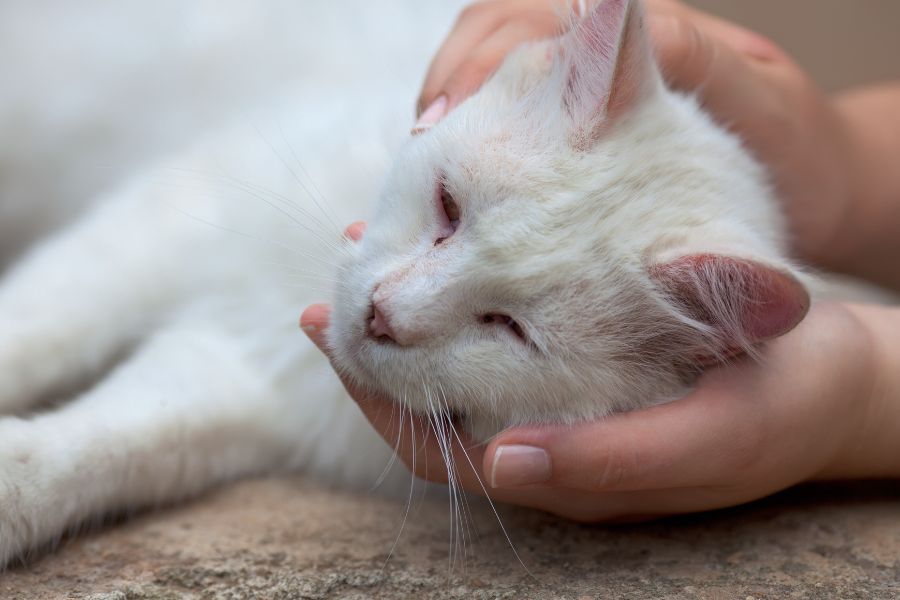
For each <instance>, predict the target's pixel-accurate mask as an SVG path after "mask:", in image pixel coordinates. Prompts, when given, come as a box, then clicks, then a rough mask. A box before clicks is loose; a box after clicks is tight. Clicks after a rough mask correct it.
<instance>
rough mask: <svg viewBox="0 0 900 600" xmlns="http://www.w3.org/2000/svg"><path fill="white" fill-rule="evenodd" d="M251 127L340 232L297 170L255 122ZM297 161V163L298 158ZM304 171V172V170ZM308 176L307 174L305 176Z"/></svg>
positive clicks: (338, 231)
mask: <svg viewBox="0 0 900 600" xmlns="http://www.w3.org/2000/svg"><path fill="white" fill-rule="evenodd" d="M253 129H255V130H256V133H257V134H258V135H259V137H260V138H261V139H262V140H263V141H264V142H265V143H266V145H267V146H268V147H269V149H270V150H271V151H272V154H274V155H275V156H276V157H277V158H278V160H279V161H281V164H283V165H284V167H285V168H286V169H287V170H288V172H289V173H290V174H291V176H292V177H293V178H294V181H296V182H297V185H298V186H300V189H302V190H303V191H304V192H306V194H307V195H308V196H309V197H310V198H311V199H312V201H313V203H314V204H315V205H316V206H317V207H318V208H319V210H320V211H322V214H323V215H325V218H326V219H328V221H329V222H330V223H331V225H332V226H333V227H334V229H335V231H336V232H337V233H340V232H341V228H340V227H339V226H338V225H337V223H335V222H334V220H332V218H331V217H330V216H329V215H328V213H327V212H326V211H325V209H324V208H322V206H321V205H320V204H319V202H318V200H316V198H315V196H314V195H313V194H312V192H310V190H309V188H307V187H306V184H304V183H303V180H302V179H300V176H299V175H297V172H296V171H294V169H293V168H292V167H291V166H290V165H289V164H288V162H287V161H286V160H285V159H284V157H283V156H281V154H280V153H279V152H278V150H277V149H276V148H275V146H274V145H273V144H272V142H271V141H269V138H267V137H266V136H265V134H264V133H263V132H262V131H261V130H260V129H259V127H257V126H256V125H255V124H254V125H253ZM295 157H296V155H295ZM297 162H298V163H299V160H298V161H297ZM300 168H301V169H302V168H303V167H302V165H301V167H300ZM304 173H306V171H305V170H304ZM308 176H309V175H308V174H307V177H308Z"/></svg>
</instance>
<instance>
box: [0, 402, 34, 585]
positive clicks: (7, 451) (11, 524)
mask: <svg viewBox="0 0 900 600" xmlns="http://www.w3.org/2000/svg"><path fill="white" fill-rule="evenodd" d="M28 425H29V423H28V422H27V421H24V420H21V419H16V418H3V419H0V570H2V569H4V568H6V567H7V566H9V565H10V564H11V563H14V562H15V561H17V560H23V559H24V558H26V555H27V553H28V552H29V551H32V550H34V549H35V547H36V546H37V545H38V544H39V543H40V542H41V541H42V540H40V539H39V534H40V529H41V527H40V524H39V523H38V521H37V519H36V517H37V516H38V515H39V514H40V511H41V509H40V494H39V493H37V492H38V485H39V476H38V466H37V463H38V462H39V457H38V453H37V444H36V443H35V441H34V438H33V435H32V433H31V432H30V431H29V427H28Z"/></svg>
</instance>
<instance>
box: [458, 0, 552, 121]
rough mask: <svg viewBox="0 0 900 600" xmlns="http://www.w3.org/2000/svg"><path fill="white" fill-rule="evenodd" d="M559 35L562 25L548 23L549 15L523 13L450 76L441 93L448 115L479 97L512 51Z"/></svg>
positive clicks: (471, 55) (497, 32)
mask: <svg viewBox="0 0 900 600" xmlns="http://www.w3.org/2000/svg"><path fill="white" fill-rule="evenodd" d="M529 15H530V16H529ZM558 33H559V23H558V21H556V20H555V19H548V18H547V14H546V13H544V12H540V11H534V12H531V13H522V14H521V15H519V16H518V17H517V18H515V19H511V20H509V21H507V22H506V23H505V24H503V25H501V26H500V27H499V28H498V29H497V30H496V31H494V32H493V33H491V35H489V36H488V37H487V38H485V39H484V40H483V41H482V42H481V43H480V44H478V45H477V46H476V47H474V48H473V49H472V50H470V52H469V54H468V56H467V57H466V59H465V60H464V61H463V62H461V63H460V64H459V65H458V66H457V67H456V69H455V70H454V71H453V72H452V73H450V74H449V75H448V76H447V78H446V81H445V82H444V84H443V86H442V87H441V93H442V95H445V96H446V97H447V98H448V111H449V110H450V109H452V108H453V107H454V106H455V105H456V104H459V102H461V101H462V100H463V99H465V98H467V97H468V96H470V95H472V94H473V93H475V92H476V91H477V90H478V88H480V87H481V85H482V84H483V83H484V82H485V81H487V79H488V78H489V77H490V76H491V75H493V73H494V72H495V71H496V70H497V69H498V68H499V67H500V65H501V64H502V63H503V61H504V59H505V58H506V56H507V55H508V54H509V53H510V51H511V50H513V49H515V48H516V47H518V46H519V45H521V44H523V43H524V42H527V41H533V40H539V39H544V38H547V37H550V36H553V35H556V34H558Z"/></svg>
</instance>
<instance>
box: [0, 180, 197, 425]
mask: <svg viewBox="0 0 900 600" xmlns="http://www.w3.org/2000/svg"><path fill="white" fill-rule="evenodd" d="M147 194H148V191H147V190H146V189H143V188H137V189H134V190H130V191H129V190H125V191H124V192H123V193H121V194H117V195H116V196H115V197H114V198H112V199H111V201H109V202H106V203H105V204H104V205H102V206H99V207H97V209H96V210H94V211H92V212H91V213H89V214H88V215H86V216H85V217H84V218H83V219H82V220H81V221H80V222H78V223H76V224H74V225H73V226H71V227H70V228H68V229H67V230H65V231H63V232H61V233H60V234H58V235H57V236H55V237H53V238H52V239H50V240H48V241H47V242H45V243H44V244H43V245H41V246H38V247H37V248H35V249H34V250H33V251H32V252H31V253H30V254H29V255H27V256H26V257H25V258H24V259H23V260H22V261H20V262H19V263H18V264H17V266H16V267H15V268H14V269H13V270H12V271H11V272H9V273H8V274H7V276H6V277H5V278H4V280H3V281H2V283H0V414H15V413H17V412H21V411H25V410H27V409H28V408H30V407H32V406H34V404H35V403H37V402H38V401H40V400H42V399H44V398H45V397H46V396H47V395H49V394H53V393H61V392H66V391H70V390H71V389H72V388H73V387H75V386H77V385H79V384H82V383H85V382H87V381H89V380H90V379H91V378H92V377H94V376H96V374H97V373H99V372H100V371H101V370H102V369H103V368H105V367H106V366H107V365H108V364H109V362H110V361H111V360H112V358H113V357H114V355H115V354H116V353H117V352H121V351H123V350H125V349H127V348H128V346H129V344H130V342H132V341H133V340H135V339H137V338H138V337H139V336H141V335H142V334H144V333H145V331H146V330H147V329H148V327H149V326H150V325H151V324H152V323H153V322H154V321H155V320H157V319H158V318H159V316H160V314H161V313H162V312H163V310H164V309H165V308H166V307H167V306H170V305H171V302H172V300H173V298H174V297H176V296H177V295H178V293H179V292H180V290H181V289H183V287H184V282H183V280H184V279H185V278H186V277H185V276H186V275H188V274H189V273H188V272H187V271H188V270H187V269H186V268H183V267H182V268H178V266H180V265H177V263H176V261H178V260H180V256H179V252H180V251H181V250H180V249H181V248H183V247H185V246H187V245H188V244H187V243H186V241H187V240H188V239H189V236H188V235H187V232H186V231H185V230H186V227H185V225H184V224H183V222H187V223H189V224H190V226H193V227H195V228H196V224H195V223H193V222H191V221H190V220H188V219H186V218H185V217H184V215H182V214H180V213H178V212H177V211H174V210H172V209H171V208H170V207H169V206H168V205H164V204H163V203H156V202H154V201H152V199H151V198H147V197H145V196H146V195H147ZM200 237H202V236H198V238H200ZM197 246H198V247H199V246H202V244H200V243H199V242H198V244H197Z"/></svg>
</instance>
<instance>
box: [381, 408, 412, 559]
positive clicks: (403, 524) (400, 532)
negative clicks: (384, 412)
mask: <svg viewBox="0 0 900 600" xmlns="http://www.w3.org/2000/svg"><path fill="white" fill-rule="evenodd" d="M391 415H392V417H393V409H392V411H391ZM409 417H410V427H409V435H410V443H411V444H412V452H413V464H415V461H416V428H415V427H414V426H413V424H412V413H411V412H410V415H409ZM403 424H404V421H403V409H402V407H401V410H400V428H399V430H398V433H397V443H396V444H395V445H394V453H393V456H392V457H391V462H389V463H388V466H387V468H386V469H385V471H384V473H383V474H382V476H386V475H387V473H388V471H389V470H390V467H391V466H393V464H394V461H395V460H396V458H397V453H398V451H399V448H400V441H401V439H402V435H403ZM415 487H416V476H415V474H414V473H412V472H410V475H409V496H408V497H407V499H406V510H405V512H404V513H403V520H402V521H401V522H400V529H399V530H398V531H397V537H396V538H395V539H394V543H393V544H391V549H390V551H389V552H388V555H387V558H385V559H384V564H383V565H382V566H381V571H382V573H383V572H384V570H385V569H386V568H387V566H388V563H389V562H390V561H391V558H392V557H393V556H394V551H395V550H396V549H397V545H398V544H399V543H400V538H401V537H402V536H403V529H404V528H405V527H406V522H407V520H408V519H409V512H410V510H411V508H412V498H413V491H414V490H415Z"/></svg>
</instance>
